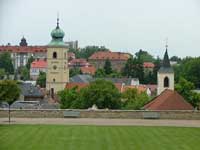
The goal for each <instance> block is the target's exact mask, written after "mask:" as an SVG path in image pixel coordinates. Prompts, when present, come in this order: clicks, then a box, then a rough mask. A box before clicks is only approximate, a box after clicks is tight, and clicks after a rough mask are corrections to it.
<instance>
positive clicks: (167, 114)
mask: <svg viewBox="0 0 200 150" xmlns="http://www.w3.org/2000/svg"><path fill="white" fill-rule="evenodd" d="M65 111H78V112H80V116H79V118H126V119H128V118H129V119H143V117H144V113H145V112H153V113H157V114H159V116H160V119H188V120H189V119H190V120H200V111H133V110H130V111H128V110H97V111H91V110H67V109H64V110H62V109H51V110H50V109H48V110H46V109H45V110H30V109H29V110H16V109H12V110H11V117H16V118H64V115H63V114H64V112H65ZM5 117H8V110H2V109H0V118H5Z"/></svg>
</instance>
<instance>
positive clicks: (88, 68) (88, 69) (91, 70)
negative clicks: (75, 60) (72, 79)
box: [81, 66, 96, 75]
mask: <svg viewBox="0 0 200 150" xmlns="http://www.w3.org/2000/svg"><path fill="white" fill-rule="evenodd" d="M81 72H82V73H83V74H92V75H94V74H95V72H96V68H95V67H94V66H85V67H81Z"/></svg>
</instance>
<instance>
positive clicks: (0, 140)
mask: <svg viewBox="0 0 200 150" xmlns="http://www.w3.org/2000/svg"><path fill="white" fill-rule="evenodd" d="M64 149H65V150H200V128H179V127H136V126H64V125H0V150H64Z"/></svg>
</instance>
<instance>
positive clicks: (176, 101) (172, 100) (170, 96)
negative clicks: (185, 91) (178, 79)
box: [144, 89, 194, 110]
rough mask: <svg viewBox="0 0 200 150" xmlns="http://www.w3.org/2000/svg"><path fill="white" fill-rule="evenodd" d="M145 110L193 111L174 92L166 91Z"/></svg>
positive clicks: (147, 105)
mask: <svg viewBox="0 0 200 150" xmlns="http://www.w3.org/2000/svg"><path fill="white" fill-rule="evenodd" d="M144 108H145V109H147V110H193V109H194V108H193V106H192V105H191V104H190V103H188V102H187V101H185V99H184V98H183V97H182V96H181V95H180V94H179V93H178V92H176V91H172V90H169V89H166V90H165V91H163V92H162V93H161V94H160V95H159V96H157V97H155V98H154V99H153V100H152V101H150V102H149V103H148V104H146V105H145V106H144Z"/></svg>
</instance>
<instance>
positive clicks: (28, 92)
mask: <svg viewBox="0 0 200 150" xmlns="http://www.w3.org/2000/svg"><path fill="white" fill-rule="evenodd" d="M20 89H21V94H22V95H24V96H26V97H43V96H44V95H43V94H42V92H41V91H40V89H39V88H38V87H36V86H33V85H32V84H31V83H22V84H20Z"/></svg>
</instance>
